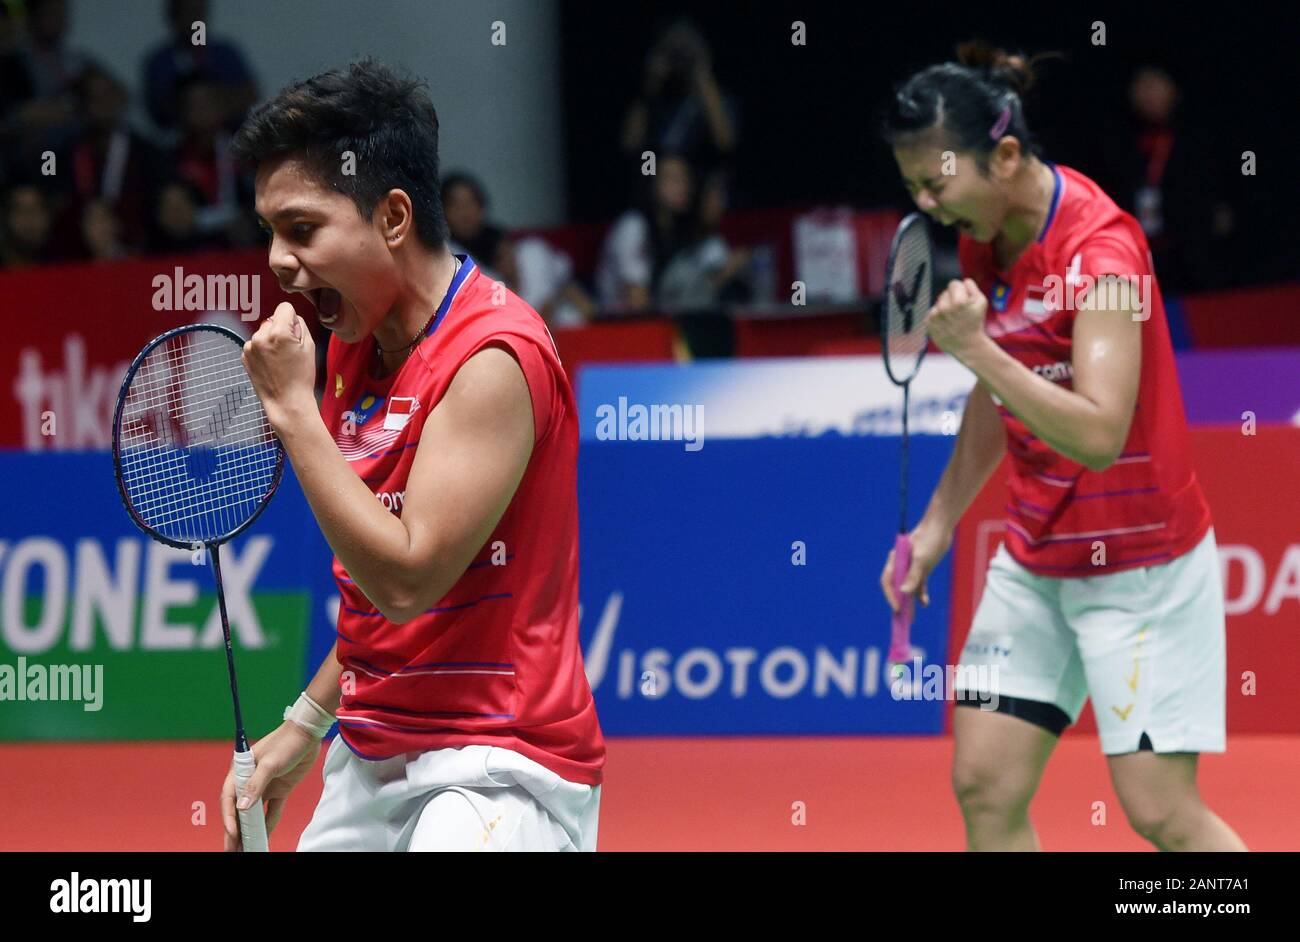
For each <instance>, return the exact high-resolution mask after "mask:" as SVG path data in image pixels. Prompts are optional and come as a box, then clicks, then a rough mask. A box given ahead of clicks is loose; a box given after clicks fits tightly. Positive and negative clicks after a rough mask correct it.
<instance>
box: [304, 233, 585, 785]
mask: <svg viewBox="0 0 1300 942" xmlns="http://www.w3.org/2000/svg"><path fill="white" fill-rule="evenodd" d="M462 258H463V261H462V264H461V267H460V270H459V271H458V272H457V273H456V276H455V277H454V279H453V280H452V283H451V287H450V288H449V290H448V292H447V297H446V298H445V299H444V301H443V303H442V306H441V307H440V308H439V310H438V311H437V313H436V315H435V317H434V320H433V322H432V323H431V324H430V326H429V335H428V336H427V337H426V338H425V339H424V340H423V341H422V342H421V343H420V345H419V346H417V347H416V348H415V350H414V352H413V353H412V354H411V355H410V357H408V358H407V360H406V362H405V363H404V364H402V366H401V368H400V369H398V370H397V372H396V373H394V374H393V375H391V376H388V377H385V378H384V379H374V378H372V376H371V371H370V365H371V364H372V363H373V362H374V359H375V351H374V339H373V338H372V337H367V338H366V339H365V340H364V341H361V342H359V343H355V344H345V343H342V342H340V341H338V340H337V339H335V338H331V340H330V345H329V352H328V355H327V364H328V367H327V368H328V371H329V372H328V376H327V385H326V389H325V394H324V396H323V399H322V404H321V413H322V416H323V417H324V420H325V423H326V427H327V428H329V429H330V431H331V433H332V434H333V436H334V440H335V442H336V444H337V445H338V447H339V450H340V451H341V452H342V454H343V456H344V457H345V458H346V459H347V460H348V463H349V464H350V465H351V467H352V470H353V471H355V472H356V474H357V475H358V476H359V477H360V478H361V479H362V480H363V481H364V482H365V483H366V485H367V486H368V487H369V488H370V490H371V491H372V492H373V493H374V495H375V497H376V499H377V500H379V501H380V502H381V503H383V505H384V506H385V507H386V508H388V509H389V510H390V511H391V512H392V513H394V514H397V515H398V516H400V515H401V513H402V504H403V499H404V495H405V492H406V483H407V475H408V474H409V473H410V470H411V464H412V462H413V461H414V459H415V452H416V447H417V446H418V445H419V444H420V433H421V431H422V430H423V428H424V423H425V421H426V420H427V418H428V416H429V414H430V413H431V412H432V411H433V410H434V409H435V408H436V407H437V405H438V403H439V402H440V401H441V399H442V397H443V395H444V394H445V393H446V391H447V388H448V387H449V386H450V385H451V381H452V378H453V377H454V376H455V375H456V371H457V370H458V369H460V367H461V366H462V365H463V364H464V363H465V361H466V360H468V359H469V358H470V357H471V356H473V355H474V354H475V353H477V352H478V351H480V350H482V349H483V348H484V347H486V346H490V345H500V346H503V347H505V348H507V349H508V350H509V351H510V352H511V353H512V354H513V355H514V357H515V359H516V360H517V361H518V362H519V365H520V367H521V368H522V370H523V373H524V377H525V379H526V380H527V382H528V390H529V394H530V396H531V398H532V408H533V419H534V425H535V438H534V444H533V452H532V456H531V457H530V458H529V461H528V467H527V469H526V471H525V472H524V476H523V479H522V480H521V481H520V483H519V487H518V489H517V490H516V492H515V495H514V497H513V499H512V500H511V501H510V505H509V507H507V509H506V511H505V514H504V515H503V516H502V518H501V521H500V522H499V523H498V524H497V527H496V529H495V530H494V531H493V532H492V534H491V536H490V537H489V538H488V540H487V542H486V543H485V544H484V546H483V548H482V550H481V551H480V552H479V553H478V555H477V556H476V558H475V560H474V562H473V563H472V564H471V565H470V566H469V568H468V569H467V570H466V571H465V573H464V574H463V575H462V576H461V577H460V579H459V580H458V581H457V582H456V584H455V585H454V586H453V587H452V588H451V590H450V591H449V592H448V593H447V595H446V596H445V597H444V598H442V599H440V600H439V601H438V602H436V603H435V604H434V606H433V607H432V608H430V609H428V610H427V611H425V612H424V613H423V614H421V615H418V616H416V617H415V618H414V619H412V620H411V621H409V622H407V623H405V624H401V625H396V624H393V623H392V622H390V621H388V620H387V619H385V618H384V617H383V615H381V614H380V613H379V611H378V610H377V609H376V608H375V607H374V606H373V605H372V604H371V603H370V600H369V599H367V598H366V597H365V595H364V594H363V593H362V592H361V590H360V589H359V588H358V587H357V585H356V584H355V583H354V582H353V581H352V580H351V579H349V578H348V574H347V572H345V571H344V569H343V567H342V565H341V564H340V563H339V560H338V557H335V558H334V564H333V566H334V577H335V580H336V581H337V583H338V586H339V594H340V605H339V617H338V659H339V662H340V664H342V665H343V667H344V669H345V671H349V672H350V673H351V677H352V679H353V681H354V687H353V688H352V689H351V690H349V689H348V687H347V685H345V688H344V692H343V696H342V701H341V704H340V707H339V710H338V714H337V716H338V721H339V734H340V735H341V736H342V737H343V739H344V740H345V742H346V743H347V745H348V746H349V747H351V749H352V750H353V751H354V752H356V753H357V754H358V755H360V756H362V757H364V758H368V759H381V758H388V757H391V756H394V755H397V754H399V753H404V752H425V751H428V750H431V749H440V748H445V747H457V746H465V745H473V744H483V745H492V746H500V747H502V748H506V749H511V750H513V751H515V752H518V753H520V754H522V755H524V756H526V757H528V758H529V759H532V760H534V761H536V762H538V763H540V764H541V765H543V766H545V767H546V768H548V769H550V770H551V771H553V772H555V773H556V774H558V775H559V776H560V777H561V778H564V779H567V780H569V781H573V782H579V783H583V784H589V785H596V784H599V783H600V781H601V773H602V768H603V766H604V760H605V743H604V739H603V737H602V735H601V731H600V725H599V723H598V722H597V719H596V707H595V703H594V701H593V699H592V695H591V688H590V686H589V685H588V683H587V677H586V674H585V673H584V670H583V664H582V652H581V649H580V647H579V641H578V502H577V459H578V414H577V408H576V405H575V403H574V398H573V391H572V389H571V387H570V385H569V381H568V378H567V377H566V376H565V373H564V369H563V368H562V367H561V365H560V359H559V355H558V354H557V353H556V350H555V345H554V342H553V340H552V339H551V335H550V332H549V331H548V330H547V328H546V325H545V323H544V322H543V321H542V319H541V317H539V316H538V314H537V313H536V312H535V311H534V310H533V309H532V308H530V307H529V306H528V305H527V304H525V303H524V302H523V301H522V300H521V299H520V298H519V297H517V296H516V295H515V294H513V293H512V292H510V291H509V290H507V289H506V288H505V286H504V285H501V284H499V283H497V282H494V281H492V280H491V279H489V278H487V277H486V276H484V275H483V274H481V272H480V271H479V269H478V267H477V266H476V265H475V264H474V261H473V259H471V258H469V257H468V256H463V257H462ZM433 444H436V443H433Z"/></svg>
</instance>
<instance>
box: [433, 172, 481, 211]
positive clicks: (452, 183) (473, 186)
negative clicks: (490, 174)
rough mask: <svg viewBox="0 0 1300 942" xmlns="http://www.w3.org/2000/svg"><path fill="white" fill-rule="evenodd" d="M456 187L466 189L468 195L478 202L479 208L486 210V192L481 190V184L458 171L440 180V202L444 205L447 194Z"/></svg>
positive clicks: (475, 178)
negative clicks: (467, 189) (468, 192)
mask: <svg viewBox="0 0 1300 942" xmlns="http://www.w3.org/2000/svg"><path fill="white" fill-rule="evenodd" d="M458 186H463V187H468V188H469V191H470V193H472V194H473V196H474V199H475V200H476V201H477V202H478V204H479V206H481V207H483V208H484V209H487V205H488V198H487V190H485V189H483V184H481V183H479V182H478V178H477V177H474V176H471V175H470V174H468V173H465V172H464V171H459V170H458V171H456V172H455V173H449V174H447V175H446V176H445V177H443V178H442V202H443V204H444V205H445V204H446V202H447V194H448V193H450V192H451V191H452V189H453V188H455V187H458Z"/></svg>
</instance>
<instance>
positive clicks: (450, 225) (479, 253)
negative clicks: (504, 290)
mask: <svg viewBox="0 0 1300 942" xmlns="http://www.w3.org/2000/svg"><path fill="white" fill-rule="evenodd" d="M487 205H488V200H487V192H486V191H485V190H484V189H483V185H482V184H481V183H479V181H478V180H476V179H475V178H474V177H472V176H470V175H469V174H468V173H463V172H455V173H449V174H447V175H446V176H445V177H443V180H442V210H443V213H444V215H445V216H446V219H447V230H448V232H449V233H450V234H451V241H452V242H453V243H454V245H455V246H457V247H458V248H454V249H453V251H462V252H468V253H469V254H470V255H471V256H473V258H474V261H476V262H478V264H479V267H481V268H483V269H484V270H485V271H487V272H490V273H493V275H494V277H495V276H497V275H499V274H500V254H501V249H502V246H503V245H505V244H506V242H507V238H506V231H505V230H504V229H503V228H501V227H500V226H498V225H496V224H495V223H491V222H489V221H488V219H487Z"/></svg>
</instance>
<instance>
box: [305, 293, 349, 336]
mask: <svg viewBox="0 0 1300 942" xmlns="http://www.w3.org/2000/svg"><path fill="white" fill-rule="evenodd" d="M308 296H309V297H310V298H311V300H312V303H313V304H315V305H316V314H317V316H318V317H319V319H320V322H321V324H322V325H323V326H325V327H329V326H331V325H333V324H334V322H335V321H337V320H338V319H339V313H340V312H341V311H342V310H343V296H342V295H341V294H339V293H338V292H337V291H335V290H334V289H333V288H317V289H316V290H315V291H311V292H308Z"/></svg>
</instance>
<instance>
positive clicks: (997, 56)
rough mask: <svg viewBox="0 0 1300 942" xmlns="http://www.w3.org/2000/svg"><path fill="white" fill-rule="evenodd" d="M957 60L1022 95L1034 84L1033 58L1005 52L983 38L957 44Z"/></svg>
mask: <svg viewBox="0 0 1300 942" xmlns="http://www.w3.org/2000/svg"><path fill="white" fill-rule="evenodd" d="M957 61H958V62H960V63H961V64H962V65H964V66H967V67H968V68H972V69H979V70H981V71H983V72H986V73H987V74H988V77H989V78H990V79H992V80H993V81H995V82H998V83H999V84H1002V85H1005V86H1006V87H1007V88H1010V89H1011V90H1012V91H1014V92H1016V93H1017V94H1021V95H1023V94H1024V93H1025V92H1027V91H1029V89H1030V88H1032V87H1033V85H1034V60H1032V59H1026V58H1025V57H1024V56H1023V55H1020V54H1018V53H1016V54H1012V53H1007V52H1006V51H1004V50H1002V49H998V48H996V47H994V46H992V45H990V44H988V43H986V42H984V41H983V40H978V39H975V40H971V41H969V42H964V43H961V44H959V45H958V46H957Z"/></svg>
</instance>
